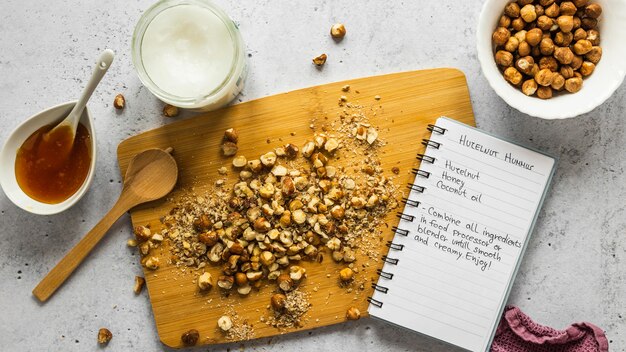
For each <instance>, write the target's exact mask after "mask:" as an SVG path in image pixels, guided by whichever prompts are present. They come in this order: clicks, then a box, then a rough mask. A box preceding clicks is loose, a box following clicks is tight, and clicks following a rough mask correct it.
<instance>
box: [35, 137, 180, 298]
mask: <svg viewBox="0 0 626 352" xmlns="http://www.w3.org/2000/svg"><path fill="white" fill-rule="evenodd" d="M177 179H178V167H177V166H176V161H175V160H174V158H172V156H171V155H169V154H168V153H167V152H165V151H163V150H161V149H149V150H146V151H144V152H141V153H139V154H137V155H136V156H135V157H134V158H133V159H132V160H131V161H130V164H129V165H128V169H127V171H126V179H125V180H124V187H123V189H122V194H121V195H120V198H119V199H118V200H117V202H116V203H115V205H114V206H113V208H111V210H110V211H109V212H108V213H107V214H106V215H105V216H104V217H103V218H102V220H100V222H99V223H98V224H96V226H94V228H93V229H91V231H89V232H88V233H87V235H85V237H83V239H82V240H80V242H78V244H76V246H74V248H72V249H71V250H70V251H69V252H68V253H67V254H66V255H65V257H63V259H61V261H60V262H59V263H58V264H57V265H56V266H55V267H54V268H53V269H52V270H51V271H50V272H49V273H48V275H46V277H44V278H43V280H41V282H40V283H39V285H37V287H35V289H34V290H33V295H34V296H35V297H37V299H39V300H40V301H41V302H45V301H46V300H47V299H48V298H50V296H52V294H53V293H54V292H55V291H56V290H57V289H58V288H59V287H60V286H61V285H62V284H63V283H64V282H65V280H67V278H68V277H69V276H70V275H71V274H72V273H73V272H74V270H75V269H76V268H77V267H78V265H79V264H80V263H81V262H82V261H83V260H84V259H85V258H86V257H87V255H88V254H89V253H90V252H91V250H93V248H94V247H95V246H96V245H97V244H98V242H100V240H101V239H102V237H104V235H105V234H106V233H107V231H108V230H109V228H111V226H112V225H113V224H114V223H115V221H117V219H119V217H120V216H122V215H123V214H124V213H125V212H127V211H128V210H130V209H131V208H133V207H134V206H137V205H139V204H142V203H146V202H149V201H152V200H156V199H159V198H162V197H164V196H165V195H167V194H168V193H170V191H171V190H172V189H173V188H174V185H175V184H176V180H177Z"/></svg>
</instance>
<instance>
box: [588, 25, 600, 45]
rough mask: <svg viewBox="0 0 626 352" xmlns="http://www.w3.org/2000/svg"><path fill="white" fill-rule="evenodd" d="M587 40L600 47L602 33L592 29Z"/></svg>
mask: <svg viewBox="0 0 626 352" xmlns="http://www.w3.org/2000/svg"><path fill="white" fill-rule="evenodd" d="M586 39H587V40H588V41H590V42H591V44H593V45H600V32H598V31H597V30H595V29H590V30H588V31H587V38H586Z"/></svg>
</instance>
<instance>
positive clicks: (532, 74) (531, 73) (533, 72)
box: [530, 63, 539, 77]
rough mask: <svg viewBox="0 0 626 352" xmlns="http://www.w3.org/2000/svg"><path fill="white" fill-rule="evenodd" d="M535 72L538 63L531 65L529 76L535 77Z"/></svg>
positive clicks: (537, 68)
mask: <svg viewBox="0 0 626 352" xmlns="http://www.w3.org/2000/svg"><path fill="white" fill-rule="evenodd" d="M537 72H539V65H537V64H536V63H535V64H534V65H533V69H532V70H530V76H531V77H535V75H536V74H537Z"/></svg>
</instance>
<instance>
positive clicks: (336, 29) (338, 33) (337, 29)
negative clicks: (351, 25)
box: [330, 23, 346, 39]
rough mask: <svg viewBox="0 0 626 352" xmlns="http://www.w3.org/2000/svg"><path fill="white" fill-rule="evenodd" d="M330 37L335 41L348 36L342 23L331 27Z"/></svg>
mask: <svg viewBox="0 0 626 352" xmlns="http://www.w3.org/2000/svg"><path fill="white" fill-rule="evenodd" d="M330 35H331V37H333V38H335V39H342V38H343V37H345V36H346V27H345V26H344V25H343V24H342V23H335V24H333V26H332V27H330Z"/></svg>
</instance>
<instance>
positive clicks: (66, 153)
mask: <svg viewBox="0 0 626 352" xmlns="http://www.w3.org/2000/svg"><path fill="white" fill-rule="evenodd" d="M54 127H55V125H47V126H44V127H42V128H40V129H38V130H37V131H35V132H34V133H33V134H32V135H30V136H29V137H28V138H27V139H26V141H25V142H24V143H23V144H22V146H21V147H20V148H19V149H18V151H17V155H16V158H15V177H16V179H17V183H18V184H19V186H20V188H21V189H22V191H24V193H26V194H27V195H28V196H29V197H31V198H33V199H34V200H37V201H39V202H42V203H47V204H57V203H61V202H63V201H64V200H66V199H68V198H69V197H71V196H72V195H73V194H74V193H76V191H78V189H79V188H80V187H81V186H82V184H83V183H84V182H85V179H86V178H87V174H88V173H89V167H90V165H91V135H90V134H89V131H88V130H87V128H86V127H85V126H84V125H82V124H78V127H77V129H76V138H75V140H74V143H73V145H72V139H71V138H72V131H71V129H70V128H69V127H63V128H61V129H58V130H55V131H54V133H50V134H47V132H48V131H50V130H52V128H54ZM70 145H71V147H70Z"/></svg>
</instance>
